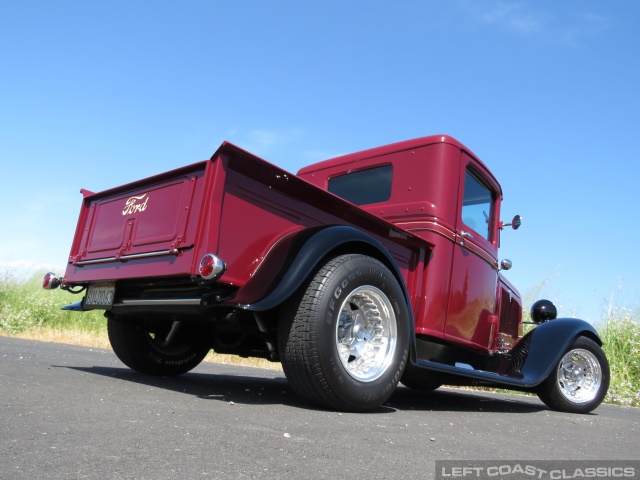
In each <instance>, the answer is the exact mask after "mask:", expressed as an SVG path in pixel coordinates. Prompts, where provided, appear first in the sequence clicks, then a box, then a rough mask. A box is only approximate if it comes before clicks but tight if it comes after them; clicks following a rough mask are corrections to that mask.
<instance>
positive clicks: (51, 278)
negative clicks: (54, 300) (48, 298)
mask: <svg viewBox="0 0 640 480" xmlns="http://www.w3.org/2000/svg"><path fill="white" fill-rule="evenodd" d="M60 283H62V280H61V279H60V278H58V277H57V276H56V274H55V273H52V272H49V273H47V274H46V275H45V276H44V278H43V279H42V288H44V289H45V290H55V289H56V288H58V287H59V286H60Z"/></svg>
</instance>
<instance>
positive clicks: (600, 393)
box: [537, 336, 610, 413]
mask: <svg viewBox="0 0 640 480" xmlns="http://www.w3.org/2000/svg"><path fill="white" fill-rule="evenodd" d="M609 379H610V372H609V361H608V360H607V357H606V356H605V354H604V352H603V351H602V348H600V346H599V345H598V344H597V343H596V342H594V341H593V340H591V339H590V338H587V337H584V336H580V337H578V338H576V339H575V340H574V342H573V343H572V344H571V346H569V348H568V349H567V351H566V352H565V354H564V355H563V356H562V358H561V359H560V360H559V361H558V363H557V364H556V365H555V366H554V368H553V370H552V372H551V373H550V374H549V376H548V377H547V379H546V380H545V381H544V382H543V383H542V384H541V385H540V387H539V389H538V392H537V393H538V397H540V400H542V401H543V402H544V403H545V404H547V405H548V406H549V407H551V408H553V409H554V410H559V411H561V412H570V413H589V412H590V411H592V410H594V409H595V408H596V407H597V406H598V405H600V403H602V400H604V397H605V396H606V395H607V390H608V389H609Z"/></svg>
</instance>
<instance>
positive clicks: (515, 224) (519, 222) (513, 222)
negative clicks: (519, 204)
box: [500, 215, 522, 230]
mask: <svg viewBox="0 0 640 480" xmlns="http://www.w3.org/2000/svg"><path fill="white" fill-rule="evenodd" d="M520 225H522V217H521V216H520V215H516V216H515V217H513V220H511V223H504V222H502V224H501V225H500V229H501V230H502V229H503V228H504V227H511V228H513V229H514V230H517V229H519V228H520Z"/></svg>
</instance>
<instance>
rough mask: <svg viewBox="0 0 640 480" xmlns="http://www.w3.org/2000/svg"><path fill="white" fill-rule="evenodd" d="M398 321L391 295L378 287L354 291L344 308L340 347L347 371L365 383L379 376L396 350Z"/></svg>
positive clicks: (338, 327) (339, 324) (338, 336)
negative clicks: (389, 296)
mask: <svg viewBox="0 0 640 480" xmlns="http://www.w3.org/2000/svg"><path fill="white" fill-rule="evenodd" d="M396 343H397V322H396V316H395V314H394V311H393V307H392V305H391V302H390V301H389V298H388V297H387V296H386V295H385V294H384V293H383V292H382V291H381V290H380V289H378V288H376V287H373V286H370V285H363V286H361V287H358V288H356V289H355V290H353V291H352V292H351V293H350V294H349V296H348V297H347V298H346V299H345V301H344V302H343V303H342V306H341V307H340V317H339V320H338V322H337V324H336V347H337V350H338V356H339V357H340V361H341V362H342V365H343V366H344V368H345V370H346V371H347V373H349V375H351V377H353V378H354V379H356V380H358V381H361V382H371V381H373V380H376V379H377V378H379V377H380V376H381V375H382V374H383V373H384V372H385V371H386V370H387V368H388V367H389V365H390V364H391V361H392V360H393V356H394V353H395V350H396Z"/></svg>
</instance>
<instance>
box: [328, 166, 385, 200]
mask: <svg viewBox="0 0 640 480" xmlns="http://www.w3.org/2000/svg"><path fill="white" fill-rule="evenodd" d="M391 174H392V168H391V165H384V166H382V167H375V168H369V169H367V170H359V171H357V172H353V173H347V174H345V175H340V176H338V177H333V178H331V179H329V191H330V192H331V193H333V194H334V195H337V196H339V197H342V198H344V199H345V200H348V201H349V202H351V203H354V204H356V205H367V204H369V203H378V202H386V201H387V200H389V198H390V197H391Z"/></svg>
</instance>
